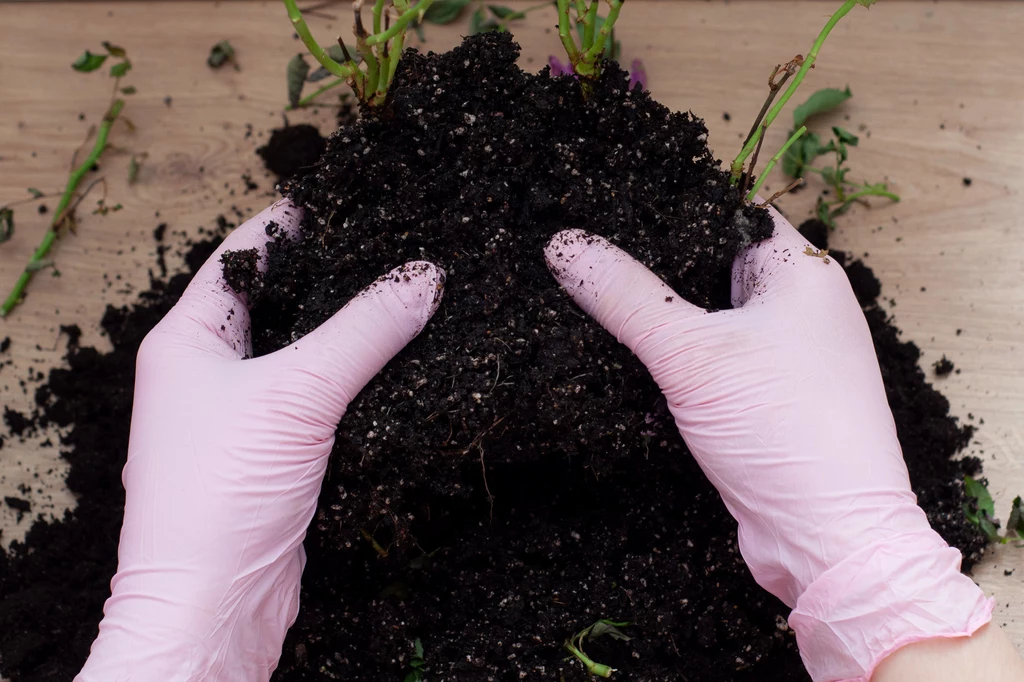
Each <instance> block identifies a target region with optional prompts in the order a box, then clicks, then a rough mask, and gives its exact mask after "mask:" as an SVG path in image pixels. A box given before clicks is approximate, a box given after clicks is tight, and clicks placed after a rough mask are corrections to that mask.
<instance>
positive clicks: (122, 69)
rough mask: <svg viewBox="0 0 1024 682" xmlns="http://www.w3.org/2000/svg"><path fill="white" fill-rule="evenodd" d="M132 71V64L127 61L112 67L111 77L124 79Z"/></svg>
mask: <svg viewBox="0 0 1024 682" xmlns="http://www.w3.org/2000/svg"><path fill="white" fill-rule="evenodd" d="M131 70H132V63H131V62H130V61H128V60H127V59H126V60H124V61H123V62H118V63H117V64H114V65H113V66H111V67H110V75H111V77H113V78H123V77H124V75H125V74H126V73H128V72H129V71H131Z"/></svg>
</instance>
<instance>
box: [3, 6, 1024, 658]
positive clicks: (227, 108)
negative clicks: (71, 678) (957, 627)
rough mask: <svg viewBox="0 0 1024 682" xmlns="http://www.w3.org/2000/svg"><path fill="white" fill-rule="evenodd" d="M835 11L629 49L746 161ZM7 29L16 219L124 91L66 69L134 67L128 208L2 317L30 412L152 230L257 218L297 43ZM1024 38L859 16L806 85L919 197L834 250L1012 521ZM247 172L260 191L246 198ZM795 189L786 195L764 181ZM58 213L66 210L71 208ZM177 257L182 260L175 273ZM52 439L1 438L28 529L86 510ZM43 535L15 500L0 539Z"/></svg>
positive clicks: (138, 263) (982, 14) (635, 27)
mask: <svg viewBox="0 0 1024 682" xmlns="http://www.w3.org/2000/svg"><path fill="white" fill-rule="evenodd" d="M509 4H510V5H513V6H517V7H523V6H526V5H527V4H528V3H522V2H516V1H514V0H513V1H511V2H509ZM838 4H839V3H838V0H837V1H836V2H761V1H747V2H742V1H738V0H732V1H731V2H723V1H721V0H715V1H713V2H698V1H693V2H681V1H674V2H668V1H663V2H647V3H640V2H637V3H629V4H628V5H627V7H626V8H625V10H624V11H623V14H622V17H621V19H620V21H619V37H620V38H621V40H622V43H623V47H624V55H623V56H624V59H625V60H626V61H629V60H631V59H633V58H636V57H640V58H642V59H643V60H644V61H645V63H646V66H647V71H648V74H649V77H650V87H651V90H652V91H653V92H654V94H655V96H656V97H658V98H659V99H660V100H661V101H662V102H664V103H666V104H667V105H668V106H669V107H671V108H673V109H692V110H693V111H694V112H696V113H697V114H699V115H701V116H703V117H705V119H706V121H707V125H708V128H709V129H710V143H711V146H712V148H713V149H715V150H716V152H717V153H718V154H719V156H720V157H723V158H730V159H731V158H732V156H733V155H735V153H736V150H737V149H738V146H739V143H740V142H741V141H742V140H741V138H742V137H743V136H744V134H745V133H746V130H747V128H748V127H749V125H750V123H751V121H752V119H753V116H754V114H755V113H756V112H757V110H758V109H759V108H760V105H761V103H762V101H763V99H764V95H765V90H766V80H767V76H768V73H769V72H770V70H771V68H772V66H774V65H775V64H776V63H779V62H784V61H787V60H788V59H790V58H792V57H793V55H794V54H797V53H804V52H806V50H807V49H808V48H809V46H810V43H811V42H812V40H813V38H814V36H815V35H816V34H817V32H818V31H819V29H820V28H821V26H822V25H823V24H824V22H825V20H826V19H827V17H828V15H829V13H830V12H831V11H832V8H833V6H834V5H838ZM323 11H325V12H327V13H329V14H332V15H336V17H337V18H336V19H335V20H330V19H326V18H321V19H318V20H312V21H311V24H312V25H313V28H314V31H315V32H317V34H318V35H320V36H321V40H322V42H325V43H326V42H329V40H330V39H331V38H332V37H333V36H334V35H336V34H337V33H338V32H339V31H340V30H342V29H344V30H345V31H347V30H348V28H349V25H350V21H351V20H350V14H349V10H348V7H347V5H346V4H343V3H339V4H337V5H335V6H332V7H329V8H327V9H325V10H323ZM554 23H555V18H554V12H553V11H552V10H551V9H549V8H544V9H542V10H539V11H537V12H534V13H533V14H531V15H530V18H529V19H528V20H527V21H525V22H521V24H520V25H518V26H517V27H516V28H515V33H516V35H517V38H518V40H519V41H520V43H521V44H522V46H523V55H524V56H523V65H524V68H527V69H533V70H536V69H539V68H540V67H541V66H542V65H543V64H544V63H546V59H547V55H549V54H561V47H560V44H559V42H558V37H557V33H556V32H555V31H553V30H551V27H552V26H553V25H554ZM0 25H3V27H4V40H3V41H0V204H3V203H7V202H11V201H14V200H20V199H23V198H25V197H26V196H28V194H27V191H26V188H28V187H36V188H39V189H41V190H43V191H44V192H47V193H50V192H57V191H59V190H60V189H61V188H62V187H63V184H64V181H65V178H66V174H67V169H68V165H69V163H70V160H71V157H72V153H73V152H74V150H75V149H76V148H77V147H78V146H79V145H80V144H81V142H82V140H83V138H84V136H85V134H86V132H87V130H88V129H89V127H90V126H91V125H93V124H95V123H97V122H98V120H99V118H100V116H101V115H102V113H103V111H104V109H105V106H106V103H107V101H108V98H109V88H110V81H109V79H108V78H106V76H105V70H104V71H101V72H97V73H93V74H89V75H83V74H78V73H76V72H74V71H72V69H70V68H69V64H70V63H71V61H73V60H74V59H75V58H76V57H77V56H78V55H79V54H80V53H81V52H82V50H83V49H85V48H91V49H93V50H97V49H99V48H100V42H101V41H103V40H110V41H112V42H114V43H117V44H120V45H123V46H124V47H126V48H127V49H128V52H129V55H130V56H131V59H132V62H133V64H134V70H133V72H132V74H131V76H130V77H129V78H128V79H126V83H129V84H134V85H135V86H136V87H137V88H138V94H136V95H133V96H131V97H129V98H128V100H129V101H128V106H127V108H126V110H125V115H126V116H127V117H128V118H130V119H131V121H132V123H134V126H135V130H134V131H131V130H128V129H127V127H126V126H123V125H120V124H119V125H118V126H117V128H116V129H115V131H114V133H113V134H112V135H111V143H112V144H113V145H114V146H113V148H112V149H111V150H110V151H109V152H108V153H107V155H106V157H105V158H104V159H103V161H102V162H101V164H100V165H101V170H100V174H102V175H103V176H104V177H105V178H106V184H107V202H108V204H115V203H120V204H122V205H123V207H124V208H123V210H121V211H119V212H116V213H110V214H108V215H106V216H100V215H92V214H91V210H89V209H90V208H91V207H95V203H94V199H95V197H98V196H99V195H95V196H94V197H91V198H90V199H88V200H86V202H84V203H83V205H82V206H83V209H82V210H80V211H79V214H80V216H81V217H80V220H79V227H78V232H77V234H76V235H72V236H69V237H67V238H66V239H64V240H62V242H61V244H60V246H59V248H58V250H57V251H56V253H55V258H56V262H57V267H58V268H59V270H60V272H61V276H60V277H59V278H55V277H52V276H50V275H49V274H48V273H44V274H41V275H40V276H37V277H36V279H35V281H34V282H33V283H32V285H31V288H30V290H29V291H30V293H29V296H28V299H27V300H26V302H25V304H24V305H23V306H21V307H20V308H19V309H18V310H17V311H16V313H15V314H13V315H12V316H11V317H10V318H8V319H6V320H4V321H0V339H3V337H5V336H10V337H11V339H12V346H11V349H10V351H9V353H10V355H11V357H13V358H14V360H15V362H16V366H15V367H3V368H2V369H0V389H2V393H0V402H2V403H3V404H4V405H8V406H10V407H12V408H14V409H25V408H27V407H28V406H29V402H30V396H31V394H32V390H33V388H34V386H35V384H32V383H29V384H28V388H27V390H25V389H23V387H22V386H21V385H19V379H21V378H24V377H25V375H26V373H27V371H28V369H29V368H34V369H37V370H42V371H45V370H46V369H47V368H48V367H50V366H53V365H54V364H55V363H59V362H60V359H61V356H62V354H63V341H61V340H59V339H58V327H59V325H61V324H69V323H77V324H79V325H81V326H82V328H83V330H84V332H85V335H84V337H83V342H84V343H89V344H99V345H100V346H101V347H105V346H106V341H105V340H104V339H103V338H101V337H100V336H99V334H98V320H99V319H100V315H101V313H102V311H103V308H104V306H106V304H107V303H110V302H113V303H121V302H125V301H128V300H130V299H131V298H132V295H131V293H130V292H132V291H138V289H139V288H140V287H144V286H145V284H146V283H147V281H148V279H147V274H146V273H147V268H150V267H153V257H154V242H153V237H152V233H153V229H154V227H155V226H156V225H157V224H158V223H161V222H167V223H168V224H169V226H170V229H171V230H172V231H184V232H187V233H189V234H194V233H195V231H196V229H197V228H198V227H199V226H201V225H207V226H209V225H212V224H213V220H214V218H215V216H216V215H218V214H219V213H225V214H227V215H229V217H230V215H231V213H232V207H237V209H238V210H240V211H242V212H244V213H245V214H251V213H253V212H255V211H257V210H259V209H261V208H262V207H263V206H265V205H266V204H267V203H269V201H270V199H269V196H270V194H271V193H272V181H271V180H269V179H267V178H266V177H264V173H263V171H262V168H261V165H260V163H259V160H258V158H257V157H256V156H255V154H254V153H253V151H254V149H255V147H256V146H258V145H259V144H260V143H261V142H262V141H263V140H265V139H266V136H265V132H266V131H269V129H270V128H272V127H275V126H278V125H280V123H281V120H282V104H283V101H284V99H285V82H284V69H285V64H286V62H287V60H288V59H289V58H290V57H291V56H292V55H293V54H295V53H296V52H297V51H300V50H301V44H300V43H299V42H298V41H296V40H294V39H293V38H292V34H291V30H290V28H289V25H288V22H287V19H286V16H285V14H284V10H283V8H282V7H281V6H280V4H279V3H277V2H231V3H214V2H187V1H184V2H109V3H108V2H96V3H67V4H58V3H38V4H37V3H32V4H20V5H19V4H14V5H11V4H0ZM466 25H467V24H466V22H461V23H460V24H458V25H455V26H451V27H445V28H439V27H429V28H428V29H427V41H428V42H427V45H426V47H428V48H431V49H435V50H439V49H444V48H447V47H449V46H451V45H452V44H454V43H455V41H456V40H458V35H459V33H460V31H463V32H464V31H465V30H466V28H465V27H466ZM1021 26H1024V3H1012V2H985V1H982V0H966V1H964V2H938V3H933V2H917V1H908V2H901V1H899V0H884V2H880V3H878V4H877V5H875V6H874V7H873V8H872V9H870V10H864V9H861V8H857V9H855V10H854V11H853V12H852V13H851V14H850V16H848V17H847V18H846V19H845V20H844V21H843V23H842V24H841V25H840V26H839V27H838V28H837V29H836V31H835V32H834V34H833V36H832V37H831V38H830V40H829V42H828V43H827V44H826V46H825V48H824V50H823V51H822V54H821V56H820V58H819V60H818V63H817V67H816V68H815V69H814V71H812V72H811V74H810V75H809V77H808V79H807V82H806V85H805V90H804V91H803V96H806V95H807V94H809V93H810V92H811V91H813V90H814V89H816V88H819V87H825V86H833V87H844V86H846V85H849V86H850V87H851V89H852V90H853V93H854V97H853V99H852V100H851V101H850V102H849V103H848V104H847V106H846V107H845V108H844V109H843V111H842V112H841V113H839V114H836V115H835V116H834V117H832V118H831V119H824V120H822V121H820V122H818V124H817V125H820V126H821V127H822V128H824V129H826V130H827V128H826V127H825V126H826V125H828V124H830V123H832V122H836V123H840V124H842V125H844V126H846V127H848V128H850V129H851V130H854V131H858V130H860V131H861V140H862V143H861V146H860V147H858V148H857V149H855V150H854V151H853V153H852V156H851V162H850V166H851V168H852V169H853V170H852V172H851V177H854V178H857V179H864V180H872V181H877V180H879V179H883V178H884V179H886V180H888V181H889V182H890V184H891V187H892V188H893V189H894V190H895V191H896V192H898V193H899V194H901V195H902V196H903V201H902V202H901V203H899V204H896V205H887V204H886V203H885V202H878V203H877V205H876V207H875V208H872V209H870V210H868V209H864V208H859V207H858V208H855V209H854V210H853V211H851V213H850V214H849V215H848V216H847V217H845V218H844V219H843V221H842V225H841V228H840V230H839V232H838V234H837V236H836V238H835V241H836V242H837V246H839V247H840V248H844V249H847V250H850V251H853V252H855V253H857V254H870V255H868V256H867V258H866V260H867V262H868V263H869V264H870V265H871V266H872V267H873V268H874V270H875V272H876V273H877V274H878V275H879V276H880V278H881V280H882V282H883V295H884V296H885V297H886V298H892V299H894V300H895V306H894V307H893V308H892V313H893V315H894V316H895V318H896V321H897V324H898V326H899V327H900V328H901V329H902V330H903V331H904V338H906V339H910V340H913V341H915V342H916V343H917V344H918V345H919V346H920V347H921V348H922V350H923V351H924V357H923V360H922V363H923V365H924V366H926V367H927V366H929V365H930V364H931V363H932V362H934V361H935V360H937V359H938V358H939V357H940V356H942V355H943V354H945V355H947V356H948V357H949V358H951V359H952V360H953V361H954V362H955V364H956V366H957V367H958V368H959V369H960V370H961V373H959V374H954V375H952V376H950V377H948V378H945V379H938V380H937V381H938V383H939V385H940V387H941V390H942V392H943V393H944V394H945V395H946V396H948V397H949V399H950V402H951V403H952V406H953V411H954V412H955V413H956V414H957V415H959V416H960V417H961V418H962V419H964V420H967V421H968V423H974V424H981V422H982V420H984V424H983V425H981V426H980V428H979V430H978V435H977V440H976V442H975V443H974V444H973V445H972V447H971V452H974V453H978V454H980V455H981V456H982V457H983V458H984V460H985V470H986V474H987V475H988V477H989V479H990V480H991V490H992V492H993V495H994V497H995V500H996V505H997V513H998V515H999V516H1002V517H1003V518H1004V519H1005V517H1006V515H1007V513H1008V511H1009V508H1010V500H1011V499H1012V497H1013V496H1014V495H1016V494H1022V493H1024V367H1022V362H1021V360H1020V353H1021V352H1022V351H1024V236H1022V231H1024V224H1022V220H1021V214H1022V213H1024V195H1022V191H1024V114H1022V112H1021V108H1020V106H1021V102H1022V101H1024V71H1022V69H1021V64H1024V34H1022V33H1021ZM225 38H226V39H228V40H230V42H231V43H232V44H233V45H234V46H235V48H236V50H237V55H238V62H239V64H240V70H235V69H232V68H224V69H221V70H219V71H212V70H210V69H209V68H208V67H207V66H206V63H205V60H206V55H207V53H208V51H209V48H210V46H212V45H213V44H214V43H216V42H217V41H219V40H222V39H225ZM166 97H170V98H171V101H170V105H167V104H166V103H165V98H166ZM797 98H798V99H800V98H801V96H800V95H798V97H797ZM726 113H728V115H729V116H728V117H726V116H725V114H726ZM80 114H81V115H80ZM331 114H332V112H331V111H330V110H328V109H321V110H320V111H319V113H314V112H310V111H304V112H300V113H296V114H294V115H291V116H289V118H290V119H291V120H292V121H293V122H299V121H307V120H312V121H314V122H319V123H322V124H323V130H325V131H326V130H328V129H329V125H330V123H329V122H330V119H331ZM847 117H848V118H847ZM727 118H728V119H730V120H726V119H727ZM788 120H789V114H788V113H786V114H784V118H783V119H782V123H783V125H779V126H776V128H775V129H774V130H773V131H772V132H770V134H769V136H768V141H767V143H766V148H773V149H775V148H778V146H779V145H780V144H781V142H782V139H781V137H782V135H783V134H784V132H785V130H784V129H785V128H787V127H788V126H786V125H785V123H787V122H788ZM247 124H251V125H252V127H253V133H252V135H251V136H248V135H247V127H246V126H247ZM139 152H145V153H146V154H148V157H147V158H146V160H145V162H144V164H143V166H142V170H141V172H140V174H139V176H138V182H137V183H135V184H134V185H132V186H129V185H128V183H127V168H128V164H129V159H130V158H131V155H132V154H133V153H139ZM246 173H252V174H253V177H254V179H255V181H256V183H257V184H258V185H259V189H258V190H255V191H251V192H249V193H245V190H244V183H243V181H242V177H241V176H242V175H243V174H246ZM964 178H970V181H971V182H970V186H965V182H964ZM781 183H782V180H781V178H778V177H775V178H772V181H771V182H770V185H773V186H775V187H776V188H778V187H779V186H781ZM812 184H813V183H812ZM814 194H816V192H815V191H805V192H802V193H800V194H798V195H797V196H795V197H789V198H785V199H784V200H783V201H781V202H780V204H781V207H782V208H783V210H784V211H786V212H787V213H788V214H789V215H790V216H791V217H792V218H793V220H794V222H795V221H797V220H798V219H802V218H803V217H805V216H806V215H808V214H809V212H810V208H811V205H812V202H813V196H814ZM44 203H46V204H47V205H48V206H49V207H50V209H51V210H52V208H53V207H54V205H55V204H56V199H48V200H45V201H44ZM157 213H159V217H157ZM46 218H47V216H42V215H39V214H38V213H37V211H36V205H35V204H26V205H21V206H18V207H16V214H15V222H16V232H15V235H14V238H13V239H12V240H11V241H9V242H7V243H6V244H3V245H0V290H2V292H3V294H4V295H6V292H7V291H8V290H9V288H10V286H11V284H12V283H13V282H14V280H15V279H16V278H17V276H18V274H19V272H20V270H21V268H22V267H23V264H24V262H25V260H26V259H27V258H28V256H29V254H30V253H31V251H32V249H34V247H35V245H36V243H37V242H38V241H39V239H40V238H41V236H42V234H43V232H44V230H45V227H46ZM179 261H180V259H178V258H177V257H175V256H173V254H172V257H171V258H170V262H171V264H172V265H175V264H177V263H178V262H179ZM111 283H112V284H111ZM126 292H129V293H126ZM2 359H3V358H0V360H2ZM929 371H930V370H929ZM47 437H48V436H47V434H40V435H39V436H38V437H33V438H29V439H27V440H26V441H25V442H17V439H8V443H7V444H6V445H5V446H4V448H3V449H2V450H0V498H2V497H3V496H5V495H19V496H20V495H21V494H20V493H19V492H17V488H18V486H19V485H20V484H22V483H27V484H28V485H29V486H30V487H31V488H32V493H31V494H30V495H29V497H30V498H31V499H32V501H33V503H34V508H33V513H35V512H43V513H52V512H59V511H60V510H61V509H63V508H64V507H66V506H67V505H68V504H72V503H73V500H71V499H70V498H69V496H68V494H67V493H66V492H65V491H63V490H62V487H61V484H60V482H61V477H62V474H63V471H64V469H63V466H62V463H61V462H60V460H59V457H58V453H57V449H56V448H40V447H39V443H40V442H41V441H42V440H45V439H46V438H47ZM27 526H28V520H27V519H26V520H23V521H22V522H21V523H17V522H16V520H15V518H14V515H13V513H12V511H11V510H10V509H8V508H7V507H6V505H4V506H0V528H2V529H3V531H4V540H5V541H10V540H11V539H14V538H17V537H20V536H21V535H22V533H23V532H24V530H25V529H26V528H27ZM69 560H73V558H69ZM1014 568H1016V570H1015V571H1014V572H1013V573H1012V575H1006V573H1007V572H1009V571H1010V570H1012V569H1014ZM974 575H975V579H976V580H977V581H978V582H979V583H980V584H981V585H982V587H983V588H984V589H985V591H986V592H988V593H989V594H993V595H995V596H996V599H997V601H998V607H997V611H996V614H997V615H996V619H997V620H998V622H1000V623H1003V624H1005V625H1006V627H1007V629H1008V630H1009V632H1010V633H1011V636H1012V637H1013V638H1014V640H1015V641H1016V642H1017V644H1018V646H1019V647H1020V648H1021V649H1022V650H1024V583H1022V581H1024V549H1021V548H1016V547H1011V546H1004V547H997V548H994V549H992V550H991V551H990V553H989V555H988V557H987V559H986V560H985V562H984V563H983V564H982V565H981V566H979V567H978V568H977V570H976V571H975V574H974Z"/></svg>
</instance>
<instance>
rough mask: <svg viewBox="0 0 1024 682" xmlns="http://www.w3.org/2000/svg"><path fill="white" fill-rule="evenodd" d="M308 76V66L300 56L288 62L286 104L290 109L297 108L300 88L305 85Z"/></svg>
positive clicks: (300, 93)
mask: <svg viewBox="0 0 1024 682" xmlns="http://www.w3.org/2000/svg"><path fill="white" fill-rule="evenodd" d="M308 75H309V64H307V63H306V60H305V58H304V57H303V56H302V55H301V54H297V55H295V56H294V57H292V58H291V59H289V60H288V70H287V79H288V104H289V105H290V106H291V107H297V106H299V100H300V99H302V86H303V85H304V84H305V83H306V76H308Z"/></svg>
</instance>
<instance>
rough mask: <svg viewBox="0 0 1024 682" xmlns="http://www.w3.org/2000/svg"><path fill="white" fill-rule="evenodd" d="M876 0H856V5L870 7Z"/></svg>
mask: <svg viewBox="0 0 1024 682" xmlns="http://www.w3.org/2000/svg"><path fill="white" fill-rule="evenodd" d="M876 2H878V0H857V4H858V5H864V6H865V7H871V5H873V4H875V3H876Z"/></svg>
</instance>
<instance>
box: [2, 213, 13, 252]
mask: <svg viewBox="0 0 1024 682" xmlns="http://www.w3.org/2000/svg"><path fill="white" fill-rule="evenodd" d="M13 236H14V209H13V208H7V207H6V206H5V207H3V208H0V244H3V243H4V242H5V241H7V240H9V239H10V238H11V237H13Z"/></svg>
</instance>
